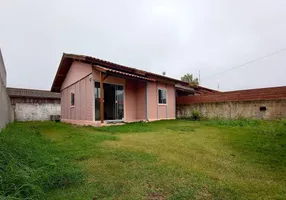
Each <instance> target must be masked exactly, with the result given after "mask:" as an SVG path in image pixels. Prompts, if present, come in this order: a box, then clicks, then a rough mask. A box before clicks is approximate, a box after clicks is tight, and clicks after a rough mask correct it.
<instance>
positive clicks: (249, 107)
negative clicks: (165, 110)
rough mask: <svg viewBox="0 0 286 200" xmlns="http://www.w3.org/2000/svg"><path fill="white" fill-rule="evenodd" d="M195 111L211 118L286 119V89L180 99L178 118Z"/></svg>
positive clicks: (254, 90) (279, 88) (263, 89)
mask: <svg viewBox="0 0 286 200" xmlns="http://www.w3.org/2000/svg"><path fill="white" fill-rule="evenodd" d="M264 108H265V109H266V110H264ZM194 110H198V111H200V113H201V115H202V116H203V117H207V118H223V119H237V118H255V119H267V120H272V119H281V118H286V87H274V88H261V89H252V90H241V91H232V92H222V93H218V94H211V95H195V96H185V97H178V98H177V109H176V114H177V117H178V118H185V117H186V118H188V117H191V116H192V112H193V111H194Z"/></svg>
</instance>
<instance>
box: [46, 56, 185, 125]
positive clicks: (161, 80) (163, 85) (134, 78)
mask: <svg viewBox="0 0 286 200" xmlns="http://www.w3.org/2000/svg"><path fill="white" fill-rule="evenodd" d="M175 84H181V85H185V86H187V85H188V84H187V83H185V82H183V81H180V80H176V79H173V78H169V77H166V76H163V75H158V74H154V73H150V72H146V71H143V70H139V69H135V68H130V67H126V66H122V65H118V64H115V63H111V62H108V61H104V60H100V59H97V58H93V57H89V56H83V55H74V54H63V56H62V60H61V62H60V65H59V68H58V71H57V74H56V76H55V79H54V82H53V85H52V88H51V91H52V92H61V121H63V122H67V123H73V124H78V125H95V126H96V125H100V124H101V123H106V122H115V121H123V122H134V121H154V120H160V119H175V118H176V116H175V109H176V91H175ZM102 97H103V98H102Z"/></svg>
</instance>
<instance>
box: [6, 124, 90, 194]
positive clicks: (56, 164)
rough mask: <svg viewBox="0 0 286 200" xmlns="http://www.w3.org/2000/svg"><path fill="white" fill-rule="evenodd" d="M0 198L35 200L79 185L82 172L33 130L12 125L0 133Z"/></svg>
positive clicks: (21, 125) (54, 146) (52, 144)
mask: <svg viewBox="0 0 286 200" xmlns="http://www.w3.org/2000/svg"><path fill="white" fill-rule="evenodd" d="M0 144H1V145H0V197H1V198H4V199H5V198H6V199H39V198H43V197H44V195H45V193H46V192H48V191H49V190H51V189H54V188H64V187H67V186H69V185H71V184H76V183H80V182H82V181H83V178H84V174H83V172H82V171H81V170H80V169H79V168H77V167H76V166H74V165H73V164H72V163H71V160H70V159H69V158H68V157H67V155H66V154H65V153H63V152H61V151H60V150H59V149H57V146H56V145H55V144H54V143H53V142H51V141H49V140H47V139H45V138H44V137H43V136H42V135H41V133H40V132H39V131H37V129H36V128H34V129H30V128H27V127H26V126H25V124H23V123H14V124H11V125H9V126H8V127H7V128H6V129H5V130H3V131H2V132H0Z"/></svg>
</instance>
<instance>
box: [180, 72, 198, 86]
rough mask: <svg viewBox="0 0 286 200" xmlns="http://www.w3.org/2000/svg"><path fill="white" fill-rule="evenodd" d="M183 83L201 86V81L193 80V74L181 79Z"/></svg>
mask: <svg viewBox="0 0 286 200" xmlns="http://www.w3.org/2000/svg"><path fill="white" fill-rule="evenodd" d="M181 80H182V81H185V82H188V83H189V84H190V85H194V86H197V85H199V79H198V78H193V74H189V73H187V74H185V75H184V76H183V77H181Z"/></svg>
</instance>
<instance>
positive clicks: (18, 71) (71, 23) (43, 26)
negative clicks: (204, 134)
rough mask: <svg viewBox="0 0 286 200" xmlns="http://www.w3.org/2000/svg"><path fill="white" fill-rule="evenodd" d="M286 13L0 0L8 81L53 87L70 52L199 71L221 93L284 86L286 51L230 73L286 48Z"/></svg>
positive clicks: (208, 0)
mask: <svg viewBox="0 0 286 200" xmlns="http://www.w3.org/2000/svg"><path fill="white" fill-rule="evenodd" d="M285 8H286V1H285V0H231V1H229V0H104V1H102V0H101V1H100V0H80V1H79V0H77V1H75V0H41V1H36V0H25V1H22V0H0V48H1V50H2V54H3V57H4V62H5V66H6V70H7V76H8V77H7V78H8V79H7V83H8V86H10V87H21V88H34V89H47V90H49V89H50V88H51V85H52V82H53V79H54V77H55V73H56V71H57V68H58V66H59V62H60V59H61V57H62V54H63V53H64V52H65V53H75V54H84V55H89V56H93V57H97V58H101V59H104V60H108V61H111V62H115V63H118V64H122V65H126V66H129V67H135V68H138V69H143V70H147V71H150V72H154V73H158V74H162V73H163V72H164V71H165V72H166V76H170V77H173V78H177V79H180V77H182V76H183V75H184V74H186V73H191V74H193V75H194V76H195V77H199V74H200V85H202V86H205V87H209V88H213V89H218V87H219V90H220V91H230V90H240V89H249V88H260V87H272V86H283V85H286V51H281V52H279V53H277V54H274V55H272V56H269V57H267V58H264V59H260V60H258V61H256V62H253V63H250V64H248V65H244V66H242V67H239V68H236V69H232V68H235V67H236V66H239V65H241V64H243V63H246V62H248V61H252V60H255V59H257V58H260V57H263V56H265V55H268V54H271V53H273V52H276V51H279V50H281V49H285V48H286V25H285V21H286V12H285ZM229 69H232V70H229ZM226 70H229V71H227V72H224V71H226ZM199 72H200V73H199ZM221 72H224V73H221ZM218 73H220V74H219V75H216V74H218Z"/></svg>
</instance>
